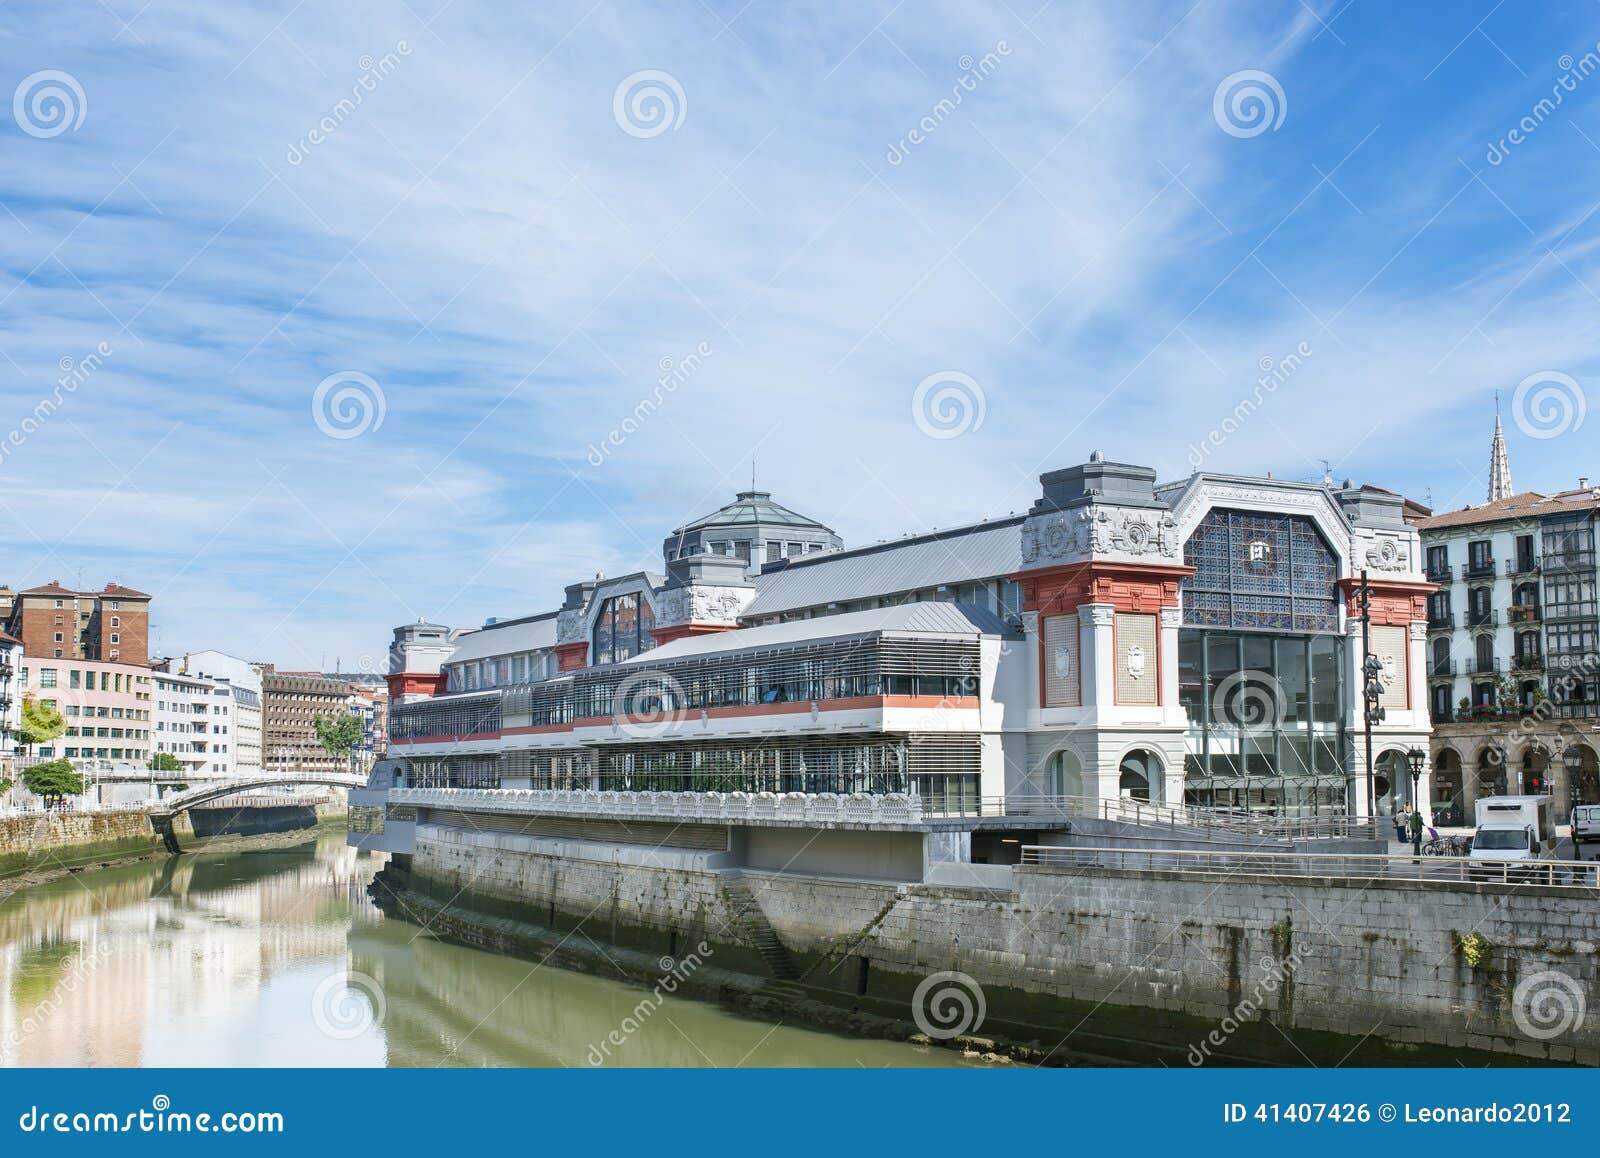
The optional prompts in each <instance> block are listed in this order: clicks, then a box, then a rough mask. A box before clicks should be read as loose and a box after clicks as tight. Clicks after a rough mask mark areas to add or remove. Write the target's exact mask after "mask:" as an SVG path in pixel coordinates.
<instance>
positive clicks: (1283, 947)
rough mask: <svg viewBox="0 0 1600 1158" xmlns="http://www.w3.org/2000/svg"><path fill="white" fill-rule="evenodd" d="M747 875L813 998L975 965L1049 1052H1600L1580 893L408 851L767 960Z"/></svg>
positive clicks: (420, 863) (423, 847)
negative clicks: (753, 926)
mask: <svg viewBox="0 0 1600 1158" xmlns="http://www.w3.org/2000/svg"><path fill="white" fill-rule="evenodd" d="M730 869H734V870H737V875H739V876H740V877H742V879H743V885H744V886H746V887H747V888H748V890H749V893H750V894H753V896H754V898H755V900H756V903H757V904H758V905H759V907H760V910H761V913H762V914H763V915H764V918H765V920H766V922H767V923H769V924H770V926H771V929H772V931H773V932H775V933H776V934H777V936H778V938H779V939H780V941H781V942H782V944H783V946H784V947H785V949H786V950H787V951H788V953H789V954H790V955H791V957H792V958H793V960H794V961H795V963H796V964H797V966H798V968H799V971H800V974H801V975H800V979H799V981H800V984H801V985H803V986H804V987H805V988H806V990H807V992H808V993H809V994H811V995H812V996H813V997H816V996H819V995H821V996H824V997H825V998H826V999H831V1000H834V1001H836V1002H845V1003H848V1004H849V1005H850V1006H851V1007H852V1008H859V1009H863V1010H867V1011H871V1012H874V1013H880V1014H883V1015H885V1016H899V1017H902V1018H909V1016H910V1014H911V1012H912V1010H911V1003H912V1000H913V997H914V994H915V992H916V989H917V986H918V985H919V983H921V982H922V981H923V980H924V979H925V978H927V977H929V976H930V975H931V974H934V973H941V972H958V973H962V974H966V975H967V976H968V977H970V978H971V979H972V980H973V981H974V982H976V984H977V985H978V986H979V987H981V989H982V990H983V998H984V1004H985V1008H986V1017H987V1021H986V1022H985V1023H984V1024H983V1025H981V1026H975V1027H974V1029H975V1030H976V1031H977V1032H978V1033H979V1034H982V1035H988V1034H994V1035H997V1036H1003V1037H1005V1038H1007V1039H1010V1040H1015V1041H1018V1042H1027V1043H1033V1044H1034V1045H1035V1046H1041V1047H1042V1049H1043V1050H1044V1051H1045V1053H1046V1054H1047V1055H1048V1054H1049V1052H1050V1051H1051V1050H1052V1049H1054V1048H1059V1049H1061V1050H1063V1051H1065V1052H1066V1053H1067V1054H1069V1055H1076V1054H1080V1053H1081V1054H1086V1055H1089V1056H1097V1057H1104V1056H1115V1057H1124V1058H1127V1057H1136V1058H1140V1059H1143V1060H1146V1061H1156V1060H1160V1061H1162V1062H1164V1063H1165V1064H1169V1065H1182V1064H1191V1065H1198V1064H1240V1063H1249V1062H1277V1063H1283V1064H1294V1065H1304V1064H1307V1062H1308V1061H1315V1062H1316V1063H1317V1064H1329V1063H1332V1062H1341V1061H1342V1062H1344V1063H1345V1064H1374V1065H1393V1064H1450V1063H1452V1062H1454V1061H1458V1060H1461V1059H1463V1058H1466V1059H1476V1060H1477V1061H1478V1062H1483V1061H1490V1060H1492V1061H1495V1062H1497V1063H1500V1064H1504V1063H1507V1062H1527V1063H1532V1064H1538V1063H1546V1064H1549V1063H1557V1064H1561V1063H1568V1064H1570V1063H1577V1064H1597V1063H1600V906H1597V905H1596V904H1595V902H1594V899H1593V897H1592V896H1590V895H1589V894H1588V893H1587V892H1580V891H1578V890H1565V889H1551V888H1532V887H1529V888H1512V887H1507V886H1501V885H1488V884H1483V885H1470V886H1446V885H1443V884H1441V883H1437V882H1421V881H1378V882H1369V881H1356V880H1349V881H1343V880H1286V879H1281V878H1277V879H1274V878H1269V877H1261V876H1244V875H1235V876H1203V875H1197V874H1178V873H1146V872H1128V871H1119V870H1092V871H1088V872H1086V871H1083V870H1072V871H1061V870H1057V869H1054V868H1046V867H1017V868H1015V869H1014V870H1013V875H1012V879H1013V881H1014V887H1013V888H1011V889H1000V888H994V889H987V888H975V887H952V886H943V885H930V884H922V883H908V882H893V881H877V880H862V879H845V878H832V877H825V876H819V875H815V874H809V875H801V874H796V873H793V872H777V871H766V870H758V869H755V868H750V867H745V866H740V865H738V864H737V863H736V861H735V856H734V854H732V853H708V852H696V851H689V850H683V851H673V850H669V849H659V848H643V847H635V848H631V849H630V848H627V847H625V846H611V845H603V844H599V843H586V842H578V841H561V840H553V839H549V838H541V837H531V836H527V835H523V834H512V833H503V832H477V831H470V830H464V829H460V828H451V827H443V826H437V825H422V826H419V829H418V840H417V848H416V852H415V854H414V856H413V857H412V858H411V864H410V873H411V879H412V881H413V887H415V888H418V889H420V890H426V892H427V893H428V895H430V896H434V897H437V898H439V899H441V900H448V901H449V902H450V903H451V905H452V906H454V907H457V908H460V909H476V910H478V911H483V912H486V913H490V914H492V915H495V916H501V917H511V918H514V919H518V920H524V921H531V922H536V923H538V924H540V925H543V926H545V927H554V928H566V929H571V928H581V929H582V930H583V931H584V932H585V934H586V935H587V936H588V937H592V938H595V939H596V940H600V941H605V942H609V943H611V944H615V945H619V946H624V947H630V948H645V949H650V950H652V951H662V952H670V951H671V950H672V949H673V948H674V947H676V946H678V945H681V944H685V943H693V942H698V941H700V940H705V941H707V942H709V943H710V944H712V945H715V946H717V950H718V952H719V953H720V954H721V956H720V958H719V961H718V964H719V965H721V966H723V967H726V968H734V969H739V970H741V971H746V972H750V973H753V974H755V975H757V976H763V975H769V974H768V973H767V963H765V962H764V961H763V958H762V957H761V956H760V955H759V953H758V952H757V951H756V949H757V946H756V945H755V944H754V943H753V939H752V937H751V934H750V928H749V925H748V923H747V922H744V921H741V920H740V919H739V914H738V911H737V910H738V906H737V904H736V903H735V901H734V899H733V898H732V897H731V895H730V893H729V891H728V888H727V884H726V880H725V877H724V874H725V873H727V872H728V871H729V870H730ZM1587 1008H1592V1009H1594V1010H1595V1013H1594V1014H1592V1015H1589V1016H1587V1017H1585V1016H1584V1013H1585V1010H1586V1009H1587ZM1530 1027H1531V1030H1530ZM1551 1030H1555V1031H1556V1032H1550V1031H1551ZM1057 1042H1061V1043H1062V1044H1061V1045H1059V1046H1057V1044H1056V1043H1057ZM1056 1060H1061V1059H1056ZM1468 1064H1470V1061H1469V1063H1468Z"/></svg>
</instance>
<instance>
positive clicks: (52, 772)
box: [22, 760, 83, 805]
mask: <svg viewBox="0 0 1600 1158" xmlns="http://www.w3.org/2000/svg"><path fill="white" fill-rule="evenodd" d="M22 783H23V784H25V785H26V786H27V789H28V791H29V792H31V793H33V794H34V795H35V796H38V797H40V798H42V799H43V800H44V802H45V804H46V805H49V804H50V802H51V801H54V800H60V799H61V798H62V797H63V796H80V795H82V794H83V777H82V776H80V775H78V770H77V769H76V768H74V767H73V766H72V761H71V760H46V761H45V762H44V763H43V764H35V765H34V766H33V767H32V768H24V769H23V770H22Z"/></svg>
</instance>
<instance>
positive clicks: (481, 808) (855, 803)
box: [389, 788, 922, 825]
mask: <svg viewBox="0 0 1600 1158" xmlns="http://www.w3.org/2000/svg"><path fill="white" fill-rule="evenodd" d="M389 799H390V801H391V802H392V803H395V804H414V805H419V806H421V807H424V808H451V809H458V810H464V811H475V812H511V813H521V814H524V815H530V816H539V815H553V816H606V817H609V816H627V817H633V818H635V819H638V820H713V821H740V820H744V821H766V822H768V823H775V824H785V823H788V824H848V825H856V824H883V825H908V824H920V823H922V801H921V800H920V799H918V798H917V797H915V796H907V795H904V794H902V793H897V792H893V793H887V794H881V795H880V794H873V793H868V792H854V793H850V794H848V795H844V794H839V795H835V794H833V793H808V792H598V791H593V790H588V789H584V790H571V789H558V788H531V789H530V788H395V789H392V790H391V791H390V793H389Z"/></svg>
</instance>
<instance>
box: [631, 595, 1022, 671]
mask: <svg viewBox="0 0 1600 1158" xmlns="http://www.w3.org/2000/svg"><path fill="white" fill-rule="evenodd" d="M881 633H888V634H911V635H945V636H950V635H955V636H969V635H1014V634H1016V633H1015V632H1013V631H1012V630H1011V628H1010V627H1008V626H1007V625H1006V622H1005V620H1003V619H1001V618H1000V617H999V616H998V615H996V614H995V613H994V612H992V611H990V610H988V609H987V608H984V607H978V606H976V605H975V604H971V603H900V604H896V605H895V606H893V607H875V608H873V609H872V610H870V611H851V612H847V613H845V614H843V615H821V616H818V617H817V618H815V619H792V620H790V621H789V622H787V623H769V624H767V625H765V626H763V627H741V628H737V629H735V630H733V631H719V632H717V633H715V634H713V635H691V636H688V637H686V638H684V639H676V640H673V641H672V642H671V643H664V644H662V645H661V646H660V647H657V648H652V649H651V650H650V651H641V652H640V653H639V654H638V655H636V656H633V657H632V658H630V659H626V660H623V663H634V664H637V663H655V662H659V661H661V660H668V659H684V658H687V657H689V656H694V655H710V654H713V653H720V652H730V651H745V650H749V649H754V648H768V647H776V646H779V645H782V644H787V643H810V642H813V641H816V640H824V639H848V638H850V637H852V636H862V635H877V634H881Z"/></svg>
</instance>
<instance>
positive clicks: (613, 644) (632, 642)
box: [594, 592, 656, 665]
mask: <svg viewBox="0 0 1600 1158" xmlns="http://www.w3.org/2000/svg"><path fill="white" fill-rule="evenodd" d="M655 625H656V617H655V611H654V609H653V608H651V606H650V601H649V600H648V599H646V598H645V597H644V596H643V595H642V594H641V593H639V592H634V593H632V594H630V595H617V596H613V597H612V598H610V599H607V600H606V601H605V603H603V604H602V605H601V607H600V614H599V615H598V616H597V617H596V619H595V624H594V662H595V664H597V665H598V664H607V663H621V662H622V661H623V660H625V659H629V658H631V657H633V656H636V655H638V654H639V653H640V652H644V651H649V650H650V649H651V648H653V647H655V645H656V640H655V635H654V634H653V631H654V629H655Z"/></svg>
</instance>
